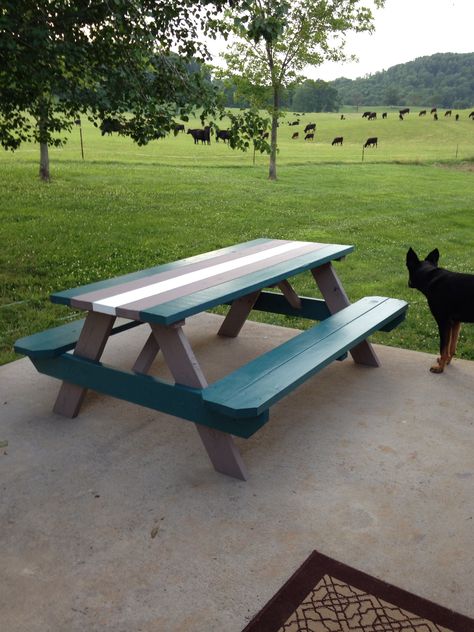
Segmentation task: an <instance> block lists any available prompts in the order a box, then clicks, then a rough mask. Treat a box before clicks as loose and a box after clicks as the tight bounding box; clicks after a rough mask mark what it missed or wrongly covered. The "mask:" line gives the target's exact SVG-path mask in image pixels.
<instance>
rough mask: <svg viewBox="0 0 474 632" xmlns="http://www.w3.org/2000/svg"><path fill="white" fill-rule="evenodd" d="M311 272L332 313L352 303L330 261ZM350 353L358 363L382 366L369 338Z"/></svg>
mask: <svg viewBox="0 0 474 632" xmlns="http://www.w3.org/2000/svg"><path fill="white" fill-rule="evenodd" d="M311 272H312V274H313V277H314V279H315V281H316V283H317V285H318V287H319V289H320V290H321V294H322V295H323V297H324V300H325V301H326V305H327V306H328V309H329V311H330V312H331V314H334V313H335V312H338V311H339V310H341V309H343V308H344V307H347V306H348V305H350V301H349V299H348V297H347V294H346V292H345V290H344V288H343V286H342V283H341V282H340V280H339V278H338V276H337V274H336V271H335V270H334V268H333V267H332V265H331V264H330V263H326V264H324V265H323V266H321V267H319V268H314V269H313V270H311ZM350 354H351V355H352V357H353V358H354V362H357V363H358V364H366V365H368V366H380V361H379V359H378V358H377V355H376V353H375V351H374V349H373V347H372V345H371V344H370V342H368V341H367V340H364V341H363V342H361V343H359V344H358V345H357V346H355V347H353V348H352V349H351V350H350Z"/></svg>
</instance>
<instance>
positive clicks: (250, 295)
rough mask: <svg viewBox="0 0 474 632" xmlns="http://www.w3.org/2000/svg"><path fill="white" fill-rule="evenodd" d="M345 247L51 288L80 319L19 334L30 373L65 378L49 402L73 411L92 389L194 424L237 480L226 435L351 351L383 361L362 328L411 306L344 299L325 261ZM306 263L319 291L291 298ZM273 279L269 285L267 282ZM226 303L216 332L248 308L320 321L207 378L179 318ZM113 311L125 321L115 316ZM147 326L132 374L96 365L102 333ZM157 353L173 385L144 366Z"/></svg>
mask: <svg viewBox="0 0 474 632" xmlns="http://www.w3.org/2000/svg"><path fill="white" fill-rule="evenodd" d="M352 251H353V246H345V245H339V244H325V243H313V242H303V241H291V240H278V239H256V240H253V241H248V242H245V243H241V244H237V245H234V246H230V247H227V248H221V249H219V250H214V251H212V252H208V253H205V254H202V255H198V256H194V257H190V258H187V259H182V260H180V261H175V262H173V263H168V264H164V265H159V266H156V267H153V268H149V269H147V270H142V271H140V272H136V273H133V274H128V275H125V276H121V277H117V278H114V279H109V280H106V281H101V282H98V283H92V284H90V285H87V286H82V287H78V288H74V289H70V290H66V291H62V292H58V293H55V294H53V295H52V296H51V300H52V301H53V302H55V303H62V304H66V305H69V306H71V307H73V308H75V309H83V310H85V311H86V312H87V316H86V318H85V319H84V320H83V321H79V322H75V323H70V324H68V325H64V326H62V327H57V328H54V329H51V330H47V331H45V332H40V333H39V334H34V335H32V336H28V337H27V338H23V339H21V340H19V341H17V343H16V345H15V349H16V350H17V351H18V352H20V353H25V354H27V355H29V356H30V358H31V360H32V361H33V363H34V364H35V366H36V368H37V369H38V371H40V372H43V373H46V374H48V375H51V376H53V377H57V378H59V379H61V380H62V381H63V383H62V386H61V388H60V391H59V394H58V397H57V399H56V403H55V405H54V411H55V412H57V413H60V414H62V415H65V416H68V417H75V416H76V415H77V414H78V413H79V410H80V407H81V403H82V401H83V398H84V396H85V394H86V391H87V389H88V388H91V389H93V390H97V391H99V392H103V393H106V394H109V395H112V396H115V397H119V398H122V399H125V400H127V401H130V402H134V403H137V404H141V405H143V406H148V407H150V408H154V409H156V410H160V411H163V412H166V413H169V414H172V415H175V416H177V417H181V418H183V419H187V420H190V421H193V422H195V423H196V428H197V430H198V432H199V435H200V437H201V439H202V442H203V444H204V446H205V449H206V450H207V453H208V455H209V457H210V459H211V462H212V463H213V465H214V468H215V469H216V470H217V471H219V472H222V473H225V474H228V475H230V476H234V477H236V478H239V479H243V480H245V479H246V478H247V473H246V468H245V465H244V463H243V461H242V458H241V456H240V453H239V451H238V449H237V447H236V445H235V443H234V440H233V436H232V435H236V436H240V437H246V438H247V437H249V436H251V435H252V434H253V433H254V432H256V431H257V430H258V429H259V428H260V427H261V426H262V425H263V424H264V423H266V421H267V420H268V417H269V408H270V406H271V405H272V404H274V403H276V402H277V401H278V400H279V399H281V398H282V397H283V396H284V395H285V394H287V393H288V392H290V391H291V390H293V389H294V388H296V387H297V386H298V385H299V384H300V383H302V382H303V381H304V380H306V379H308V378H309V377H310V376H311V375H313V374H314V373H316V372H317V371H319V370H321V369H322V368H323V367H324V366H326V365H327V364H329V363H330V362H332V361H333V360H335V359H341V358H343V357H345V355H347V351H350V353H351V355H352V357H353V359H354V360H355V361H356V362H358V363H361V364H366V365H370V366H378V364H379V362H378V359H377V357H376V355H375V353H374V350H373V348H372V346H371V345H370V343H369V342H368V341H367V337H368V336H369V335H370V334H371V333H373V332H374V331H377V330H380V329H382V330H386V331H388V330H390V329H392V328H393V327H395V326H397V325H398V324H399V323H400V322H401V321H402V320H403V318H404V315H405V311H406V308H407V305H406V303H405V302H403V301H399V300H396V299H390V298H385V297H369V298H367V297H366V298H365V299H362V300H360V301H358V302H357V303H354V304H352V305H351V304H350V302H349V299H348V298H347V295H346V293H345V291H344V289H343V287H342V284H341V283H340V281H339V279H338V277H337V275H336V273H335V271H334V268H333V266H332V263H331V262H332V261H334V260H340V259H342V258H344V257H345V256H346V255H348V254H349V253H351V252H352ZM306 270H311V273H312V275H313V277H314V279H315V281H316V284H317V285H318V287H319V289H320V291H321V294H322V296H323V299H315V298H308V297H299V296H298V295H297V293H296V292H295V291H294V289H293V287H292V286H291V284H290V282H289V281H288V279H289V278H291V277H292V276H294V275H297V274H299V273H301V272H304V271H306ZM269 287H271V288H274V289H275V288H278V290H279V291H268V290H264V288H269ZM222 304H230V309H229V311H228V313H227V315H226V317H225V318H224V320H223V322H222V325H221V327H220V330H219V332H218V333H219V335H221V336H230V337H234V336H237V335H238V333H239V331H240V329H241V328H242V326H243V324H244V323H245V320H246V319H247V317H248V315H249V313H250V311H251V310H252V309H258V310H264V311H267V312H272V313H280V314H288V315H296V316H299V317H304V318H309V319H311V320H315V321H321V322H320V324H318V325H315V326H314V327H313V328H311V329H309V330H306V331H304V332H302V333H301V334H300V335H298V336H296V337H295V338H293V339H291V340H290V341H288V342H287V343H284V344H283V345H280V346H279V347H277V348H276V349H273V350H271V351H270V352H267V353H266V354H264V355H262V356H260V357H258V358H256V359H255V360H253V361H252V362H250V363H248V364H247V365H244V366H243V367H241V368H239V369H237V370H236V371H234V372H232V373H231V374H229V375H228V376H225V377H224V378H222V379H221V380H218V381H217V382H215V383H214V384H211V385H208V383H207V381H206V378H205V376H204V373H203V371H202V370H201V367H200V366H199V364H198V361H197V359H196V357H195V356H194V354H193V351H192V348H191V345H190V343H189V340H188V339H187V338H186V335H185V333H184V329H183V326H184V324H185V319H186V318H187V317H189V316H192V315H194V314H198V313H200V312H203V311H205V310H206V309H209V308H211V307H214V306H217V305H222ZM117 317H122V318H123V319H127V320H126V321H125V322H123V321H122V322H121V323H119V324H116V319H117ZM143 324H146V326H148V327H149V328H150V334H149V337H148V339H147V341H146V343H145V345H144V347H143V349H141V350H140V351H139V353H138V356H137V358H136V360H135V363H134V364H133V367H132V370H131V371H124V370H121V369H117V368H114V367H111V366H107V365H105V364H102V363H101V362H100V357H101V355H102V352H103V350H104V347H105V345H106V343H107V340H108V338H109V336H111V335H113V334H116V333H120V332H122V331H124V330H125V329H128V328H130V327H133V326H136V325H143ZM160 350H161V352H162V353H163V356H164V359H165V361H166V363H167V365H168V367H169V369H170V371H171V374H172V375H173V378H174V380H175V382H174V383H173V384H170V383H168V382H165V381H163V380H160V379H158V378H155V377H153V376H151V375H148V371H149V369H150V367H151V364H152V362H153V360H154V358H155V357H156V354H157V353H158V352H159V351H160Z"/></svg>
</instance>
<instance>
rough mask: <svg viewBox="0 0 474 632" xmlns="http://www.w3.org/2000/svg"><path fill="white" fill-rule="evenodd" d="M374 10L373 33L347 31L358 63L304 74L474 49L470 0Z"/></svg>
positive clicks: (352, 75)
mask: <svg viewBox="0 0 474 632" xmlns="http://www.w3.org/2000/svg"><path fill="white" fill-rule="evenodd" d="M367 4H370V0H369V2H367ZM374 15H375V20H374V26H375V31H374V33H372V34H368V33H356V34H351V35H349V36H348V37H347V46H346V51H347V52H348V53H351V54H355V55H357V57H358V58H359V61H358V62H357V63H348V64H342V63H330V62H327V63H325V64H323V65H321V66H318V67H308V68H307V69H306V71H305V75H306V76H307V77H309V78H310V79H324V80H325V81H331V80H333V79H337V78H338V77H348V78H349V79H356V78H357V77H363V76H365V75H367V74H373V73H375V72H378V71H380V70H387V69H388V68H390V67H391V66H395V65H397V64H403V63H405V62H408V61H412V60H413V59H416V58H417V57H424V56H425V55H433V54H434V53H472V52H474V29H473V23H474V0H386V3H385V7H384V8H383V9H379V10H374ZM210 48H211V49H213V50H214V51H215V52H217V50H218V49H219V48H220V47H219V46H218V45H217V46H216V45H215V44H214V46H211V47H210ZM473 75H474V68H473Z"/></svg>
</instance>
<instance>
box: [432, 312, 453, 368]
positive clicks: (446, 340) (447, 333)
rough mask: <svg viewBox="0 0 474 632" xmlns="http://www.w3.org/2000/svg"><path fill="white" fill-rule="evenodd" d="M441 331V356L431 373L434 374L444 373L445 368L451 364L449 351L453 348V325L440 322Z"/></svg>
mask: <svg viewBox="0 0 474 632" xmlns="http://www.w3.org/2000/svg"><path fill="white" fill-rule="evenodd" d="M438 329H439V354H440V357H439V358H438V359H437V364H434V365H433V366H432V367H431V368H430V371H431V372H432V373H442V372H443V371H444V367H445V366H446V364H448V362H449V350H450V348H451V325H450V324H449V322H448V321H438Z"/></svg>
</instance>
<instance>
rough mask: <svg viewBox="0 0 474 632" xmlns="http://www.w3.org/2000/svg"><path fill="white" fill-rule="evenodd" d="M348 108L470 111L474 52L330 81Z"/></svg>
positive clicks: (473, 92)
mask: <svg viewBox="0 0 474 632" xmlns="http://www.w3.org/2000/svg"><path fill="white" fill-rule="evenodd" d="M331 85H332V86H333V87H334V88H336V89H337V91H338V93H339V97H340V100H341V101H342V103H344V104H347V105H387V106H390V105H415V106H416V105H419V106H431V107H442V108H468V107H472V106H473V105H474V53H462V54H461V53H437V54H436V55H430V56H428V57H418V58H417V59H415V60H414V61H410V62H407V63H406V64H398V65H397V66H392V67H391V68H389V69H388V70H382V71H381V72H377V73H375V74H373V75H368V76H366V77H360V78H359V79H346V78H344V77H341V78H340V79H336V80H335V81H332V82H331Z"/></svg>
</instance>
